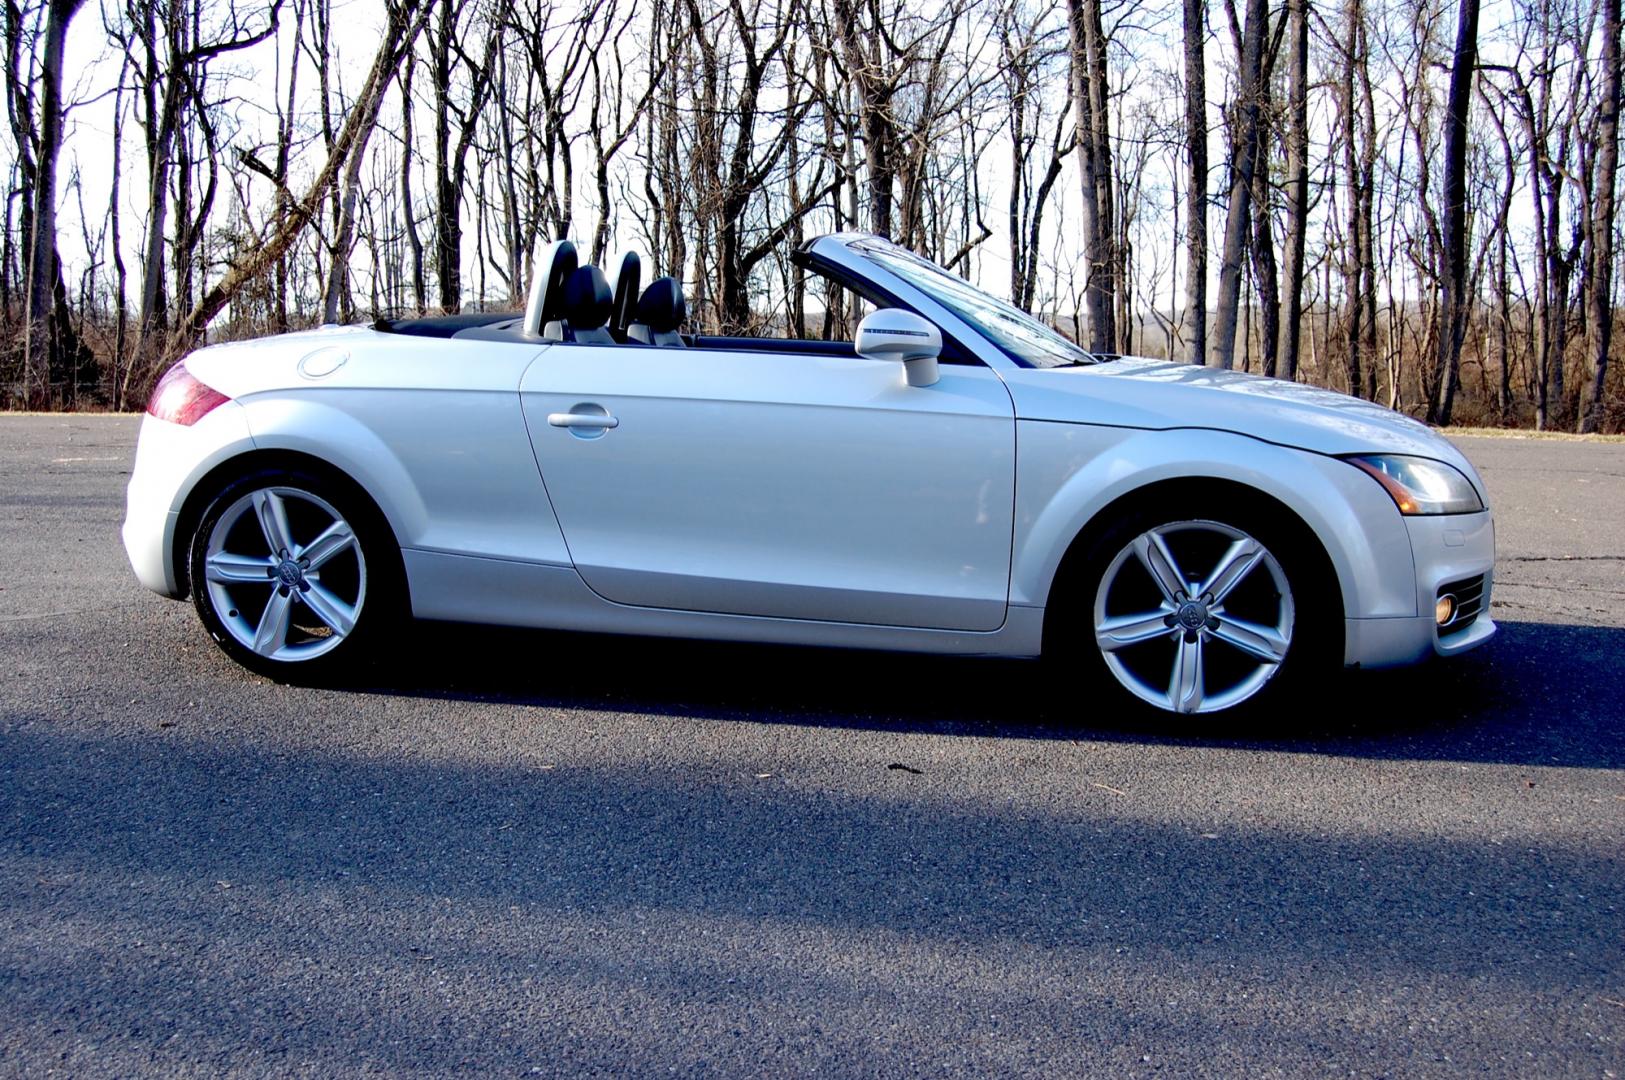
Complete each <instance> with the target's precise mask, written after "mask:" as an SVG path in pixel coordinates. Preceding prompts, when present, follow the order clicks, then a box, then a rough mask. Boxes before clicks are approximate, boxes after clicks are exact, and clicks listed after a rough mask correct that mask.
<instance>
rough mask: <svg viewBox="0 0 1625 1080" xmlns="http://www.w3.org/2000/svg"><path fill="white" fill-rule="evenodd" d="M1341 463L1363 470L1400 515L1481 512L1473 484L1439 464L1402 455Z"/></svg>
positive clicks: (1368, 455)
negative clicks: (1387, 497)
mask: <svg viewBox="0 0 1625 1080" xmlns="http://www.w3.org/2000/svg"><path fill="white" fill-rule="evenodd" d="M1343 460H1344V461H1346V462H1348V463H1349V464H1350V465H1354V466H1357V467H1359V468H1361V469H1364V470H1365V471H1366V472H1367V473H1369V474H1370V476H1371V478H1372V479H1373V480H1375V481H1376V482H1377V483H1379V484H1381V485H1382V486H1383V490H1385V491H1387V492H1388V494H1389V495H1391V496H1393V499H1394V505H1395V506H1398V507H1399V512H1400V513H1401V514H1471V513H1475V512H1477V511H1479V510H1482V509H1484V500H1482V499H1480V498H1479V497H1478V492H1477V491H1476V490H1474V488H1473V482H1472V481H1471V480H1469V479H1467V478H1466V477H1465V476H1463V475H1462V474H1461V470H1459V469H1456V468H1453V467H1451V466H1449V465H1446V464H1445V463H1444V462H1442V461H1434V460H1432V459H1431V458H1423V457H1409V456H1406V455H1402V454H1367V455H1363V456H1360V457H1348V458H1344V459H1343Z"/></svg>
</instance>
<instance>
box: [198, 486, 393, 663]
mask: <svg viewBox="0 0 1625 1080" xmlns="http://www.w3.org/2000/svg"><path fill="white" fill-rule="evenodd" d="M368 509H369V508H368V507H366V506H364V505H362V502H361V500H359V499H357V498H356V497H354V496H353V495H352V494H351V493H350V492H348V491H345V490H343V489H341V488H340V487H339V486H338V485H336V484H333V483H330V482H328V481H325V480H323V479H321V478H318V477H315V476H311V475H307V474H303V473H296V472H262V473H258V474H255V475H253V476H249V477H245V478H243V479H241V480H239V481H237V482H236V483H234V484H232V485H230V486H229V487H227V488H226V489H225V490H224V491H222V492H221V493H220V494H219V495H218V496H217V497H216V498H215V500H214V501H213V502H212V503H211V504H210V506H209V508H208V509H207V510H206V511H205V512H204V514H203V517H202V519H201V521H200V523H199V526H198V529H197V532H196V534H195V536H194V538H193V541H192V550H191V574H192V586H193V587H192V594H193V600H194V603H195V604H196V607H197V611H198V615H199V616H200V617H201V618H202V620H203V625H204V627H205V628H206V629H207V630H208V631H209V634H210V636H211V637H213V638H214V640H215V642H216V643H217V644H219V645H220V647H221V648H222V649H224V650H225V651H226V653H227V654H229V655H230V656H231V657H232V658H233V659H235V660H237V661H238V662H240V663H241V664H243V665H244V666H245V667H249V668H252V669H253V670H255V671H259V672H261V673H264V674H267V675H271V676H272V677H274V678H279V679H291V680H306V679H316V678H325V677H328V676H331V675H332V674H335V673H337V672H339V671H342V670H344V669H345V668H347V667H350V666H351V665H353V664H354V662H355V661H358V660H359V659H361V657H362V655H363V653H364V652H365V651H366V648H367V646H368V645H369V644H370V642H371V638H372V637H373V636H374V634H375V629H374V627H375V625H381V623H382V621H383V618H384V617H383V615H382V610H383V609H385V608H389V607H392V606H395V605H394V603H393V601H396V600H397V599H398V596H394V595H391V594H392V593H394V592H396V589H395V586H394V582H393V579H394V575H393V574H392V573H391V572H390V568H391V566H392V561H391V560H388V559H386V558H385V557H384V556H385V552H386V549H385V548H384V547H383V544H382V542H381V541H382V537H380V536H379V535H378V530H377V529H375V528H374V526H373V525H372V521H371V518H372V515H371V514H369V513H368V512H367V511H368Z"/></svg>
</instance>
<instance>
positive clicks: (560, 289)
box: [542, 240, 577, 326]
mask: <svg viewBox="0 0 1625 1080" xmlns="http://www.w3.org/2000/svg"><path fill="white" fill-rule="evenodd" d="M576 263H577V260H576V246H575V245H574V244H572V243H570V241H568V240H560V241H559V243H558V247H556V248H555V249H554V250H553V263H552V265H550V266H549V267H548V268H547V285H546V287H545V288H544V289H543V291H542V325H543V326H546V325H547V324H548V323H550V322H553V321H554V320H556V319H562V318H564V284H565V282H567V281H569V280H570V275H571V274H573V273H575V272H576Z"/></svg>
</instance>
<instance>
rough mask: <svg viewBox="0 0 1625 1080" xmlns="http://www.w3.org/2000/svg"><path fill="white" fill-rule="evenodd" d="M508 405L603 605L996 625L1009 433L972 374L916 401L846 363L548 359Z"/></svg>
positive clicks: (874, 371)
mask: <svg viewBox="0 0 1625 1080" xmlns="http://www.w3.org/2000/svg"><path fill="white" fill-rule="evenodd" d="M764 344H771V343H768V342H764ZM522 398H523V402H524V411H525V419H526V423H527V424H528V426H529V428H530V435H531V441H532V443H533V445H534V447H535V450H536V458H537V462H538V464H539V465H540V467H541V470H542V475H543V478H544V481H545V483H546V486H547V489H548V492H549V494H550V496H551V498H552V501H553V507H554V510H555V511H556V512H557V514H558V517H559V522H560V524H561V526H562V527H563V529H564V535H565V541H566V543H567V544H568V546H569V549H570V555H571V557H572V558H573V560H574V562H575V564H576V566H577V568H578V569H579V571H580V572H581V574H582V576H583V577H584V578H585V579H586V581H587V583H588V584H589V585H590V586H591V587H592V588H593V589H594V591H596V592H598V593H599V594H600V595H601V596H603V597H605V598H607V599H609V600H613V601H616V602H618V603H624V604H637V605H642V606H649V607H662V608H678V609H684V610H694V611H714V612H729V613H734V614H742V615H766V616H779V617H785V618H797V619H821V620H831V621H837V622H862V623H877V624H884V625H894V626H920V627H940V628H948V629H959V630H993V629H997V628H998V627H999V626H1000V625H1002V624H1003V622H1004V613H1005V604H1006V601H1007V598H1008V592H1009V571H1010V536H1011V515H1012V501H1013V487H1014V477H1015V421H1014V413H1013V409H1012V406H1011V404H1010V397H1009V394H1008V393H1007V392H1006V391H1005V389H1004V384H1003V383H1002V382H1001V381H1000V380H999V378H998V376H997V375H995V374H994V373H993V372H992V371H990V370H988V369H986V368H981V367H957V366H953V367H951V366H946V365H945V366H944V367H943V368H942V379H941V381H940V382H939V383H938V384H937V385H935V386H931V387H924V388H915V387H910V386H908V385H907V384H906V383H905V382H904V381H903V372H902V367H901V365H899V364H888V363H879V362H876V361H872V360H864V359H860V358H856V357H840V356H807V355H782V354H774V353H765V352H762V353H753V352H738V351H720V350H709V349H675V348H669V349H660V348H636V347H628V346H591V345H555V346H553V347H552V348H550V349H548V350H547V351H546V352H545V353H544V354H543V355H542V356H541V357H539V358H538V359H537V360H536V362H535V363H534V364H532V365H531V367H530V368H529V369H528V370H527V371H526V373H525V376H524V379H523V382H522ZM571 417H577V418H580V419H571ZM588 417H594V418H598V419H585V418H588ZM611 420H612V421H613V423H610V421H611Z"/></svg>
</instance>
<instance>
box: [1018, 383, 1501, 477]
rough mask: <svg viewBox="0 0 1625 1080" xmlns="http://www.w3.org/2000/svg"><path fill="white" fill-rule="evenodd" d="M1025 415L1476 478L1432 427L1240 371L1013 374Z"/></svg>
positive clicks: (1327, 393) (1333, 395)
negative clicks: (1424, 464) (1354, 457)
mask: <svg viewBox="0 0 1625 1080" xmlns="http://www.w3.org/2000/svg"><path fill="white" fill-rule="evenodd" d="M1006 382H1007V383H1008V384H1009V386H1010V393H1011V397H1012V398H1013V399H1014V400H1015V406H1016V415H1017V416H1018V417H1020V418H1021V419H1023V420H1055V421H1060V422H1063V423H1074V424H1104V425H1109V426H1113V427H1134V428H1159V429H1160V428H1213V429H1216V430H1220V431H1233V432H1236V433H1237V434H1241V435H1249V436H1252V437H1253V438H1257V439H1263V440H1265V441H1266V442H1272V443H1279V444H1280V445H1283V446H1293V447H1297V448H1299V449H1303V450H1312V451H1315V452H1316V453H1321V454H1360V453H1390V454H1416V455H1420V456H1422V457H1430V458H1435V459H1437V460H1440V461H1447V462H1449V463H1450V464H1452V465H1455V466H1456V467H1457V468H1460V469H1462V470H1463V471H1464V472H1467V473H1468V474H1469V475H1472V469H1471V466H1470V465H1468V463H1467V460H1466V459H1465V458H1464V457H1462V455H1461V452H1460V451H1458V450H1457V449H1456V448H1455V447H1454V446H1452V445H1451V444H1450V443H1449V442H1448V441H1446V440H1445V439H1444V438H1442V437H1441V436H1439V435H1438V434H1436V433H1435V432H1434V431H1433V430H1432V429H1431V428H1429V427H1428V426H1427V425H1425V424H1422V423H1419V422H1418V421H1416V420H1412V419H1411V418H1410V417H1408V416H1402V415H1400V414H1399V413H1397V412H1394V411H1393V410H1392V409H1387V408H1384V407H1383V406H1381V405H1377V404H1374V403H1372V402H1369V401H1363V400H1361V399H1360V398H1356V397H1350V396H1349V395H1347V394H1339V393H1337V392H1335V391H1331V390H1319V389H1316V388H1315V387H1312V386H1305V385H1303V384H1302V383H1294V382H1286V381H1284V380H1281V379H1266V378H1263V377H1262V376H1258V375H1247V374H1244V373H1242V372H1239V371H1225V370H1222V369H1219V368H1209V367H1201V366H1198V365H1194V364H1176V363H1172V362H1170V361H1167V360H1149V359H1144V358H1140V357H1125V358H1122V359H1119V360H1112V361H1107V362H1105V363H1099V364H1090V365H1087V366H1080V367H1068V368H1044V369H1033V368H1025V369H1022V370H1021V371H1018V372H1013V373H1007V377H1006Z"/></svg>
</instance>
